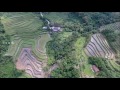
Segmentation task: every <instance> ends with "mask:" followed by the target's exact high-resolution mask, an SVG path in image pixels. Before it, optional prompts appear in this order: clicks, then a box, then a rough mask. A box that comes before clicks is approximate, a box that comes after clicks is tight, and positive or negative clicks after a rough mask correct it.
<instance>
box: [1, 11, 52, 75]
mask: <svg viewBox="0 0 120 90" xmlns="http://www.w3.org/2000/svg"><path fill="white" fill-rule="evenodd" d="M1 21H2V24H3V25H4V28H5V31H6V33H7V34H8V35H11V45H10V46H9V49H8V51H7V52H6V54H5V55H6V56H13V61H14V62H15V63H16V66H17V68H18V69H21V70H25V72H26V73H28V74H29V75H30V76H32V77H44V74H43V71H42V63H43V62H45V61H47V55H46V47H45V46H46V43H47V42H48V41H50V40H51V37H50V35H49V34H48V33H42V32H41V31H40V29H41V28H42V24H43V22H42V21H41V20H39V17H37V16H36V15H35V14H33V13H31V12H26V13H24V12H15V13H14V12H13V13H10V12H6V13H4V14H3V15H2V16H1ZM38 29H39V30H38ZM38 67H39V68H40V69H39V68H38ZM39 70H41V71H39ZM40 73H41V74H40ZM38 74H39V75H38ZM21 77H22V76H21ZM23 77H28V76H26V74H24V75H23Z"/></svg>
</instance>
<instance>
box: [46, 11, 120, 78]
mask: <svg viewBox="0 0 120 90" xmlns="http://www.w3.org/2000/svg"><path fill="white" fill-rule="evenodd" d="M71 17H72V18H74V17H75V20H79V25H74V24H70V25H69V26H65V25H66V24H65V25H64V26H65V27H66V28H65V31H68V32H73V34H72V35H71V36H70V37H69V38H67V39H65V41H64V42H63V43H60V39H58V38H57V37H58V36H59V34H58V33H57V34H55V35H52V38H53V40H52V41H50V42H49V43H48V45H47V50H48V55H49V56H50V57H51V59H50V60H49V61H50V64H51V65H52V64H54V63H56V62H58V61H59V62H60V63H59V68H58V69H56V70H54V71H53V72H52V74H51V77H56V78H58V77H71V78H74V77H80V76H79V74H80V72H79V70H78V69H75V68H74V66H75V65H77V63H76V61H77V59H76V57H75V55H74V54H75V53H73V51H74V47H73V45H74V43H75V41H76V39H77V38H79V36H84V37H87V41H88V40H89V35H91V34H94V33H97V32H100V31H99V30H98V29H99V28H100V26H103V25H107V24H110V23H114V22H119V21H120V18H119V17H120V14H119V13H111V12H95V13H93V12H86V13H85V12H76V13H71ZM74 22H75V21H74ZM102 34H103V35H104V36H106V38H107V40H108V42H114V41H115V40H116V36H119V33H117V34H116V33H115V32H114V31H113V30H104V31H102ZM88 60H89V64H91V65H93V64H95V65H96V66H98V67H99V68H100V70H101V71H100V73H99V74H98V75H95V77H100V78H103V77H104V78H107V77H108V78H110V77H120V74H119V72H120V71H118V70H116V69H115V70H114V69H113V68H112V67H110V66H109V65H108V63H109V61H107V60H106V59H103V58H94V57H89V59H88Z"/></svg>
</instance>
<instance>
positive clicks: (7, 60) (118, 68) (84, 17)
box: [0, 12, 120, 78]
mask: <svg viewBox="0 0 120 90" xmlns="http://www.w3.org/2000/svg"><path fill="white" fill-rule="evenodd" d="M43 15H44V18H40V13H39V12H1V13H0V78H31V76H30V75H28V74H26V73H25V72H24V71H19V70H17V69H16V67H15V63H16V61H17V60H18V57H19V55H20V53H21V50H22V48H31V49H32V55H33V56H34V57H35V58H36V59H37V60H40V61H41V62H43V64H45V65H46V63H47V66H46V67H44V69H45V70H44V71H46V72H47V71H49V68H50V67H52V66H53V65H58V68H57V69H55V70H53V71H51V73H50V76H51V77H53V78H84V77H85V78H86V77H89V78H90V77H98V78H117V77H120V65H119V64H117V63H120V23H119V22H120V13H119V12H94V13H93V12H43ZM45 18H46V19H48V20H49V21H50V22H51V23H58V24H60V26H61V28H62V31H60V32H52V31H49V30H43V29H42V27H43V26H46V23H45V22H44V20H45ZM98 32H99V33H101V34H102V35H104V36H105V38H106V39H107V41H108V43H109V45H110V47H111V48H112V50H114V51H115V53H114V54H115V60H113V61H112V60H107V59H104V58H96V57H88V56H87V55H86V53H85V47H86V45H87V44H88V42H89V41H90V37H91V35H93V34H95V33H98ZM101 41H102V40H101ZM102 45H103V44H102ZM94 46H95V45H93V44H92V46H91V47H90V48H93V49H91V50H94V49H95V48H96V47H94ZM103 47H104V45H103ZM111 48H108V49H111ZM95 50H97V49H95ZM106 52H107V51H106ZM95 54H96V51H95ZM96 55H97V54H96ZM109 55H112V54H111V52H110V53H109ZM107 56H108V55H107ZM44 62H45V63H44ZM116 62H117V63H116ZM92 65H96V66H97V67H98V68H99V69H100V72H98V74H96V73H94V72H93V71H92V69H91V66H92Z"/></svg>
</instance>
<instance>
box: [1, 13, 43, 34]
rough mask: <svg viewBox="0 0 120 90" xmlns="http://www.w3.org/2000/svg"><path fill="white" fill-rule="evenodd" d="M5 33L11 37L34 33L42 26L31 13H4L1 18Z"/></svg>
mask: <svg viewBox="0 0 120 90" xmlns="http://www.w3.org/2000/svg"><path fill="white" fill-rule="evenodd" d="M1 21H2V23H3V25H4V28H5V30H6V33H7V34H9V35H13V34H16V33H19V32H22V33H23V32H34V31H36V30H37V29H38V28H40V27H41V26H42V21H40V20H39V18H38V17H37V16H35V15H34V14H33V13H30V12H28V13H24V12H23V13H22V12H21V13H20V12H17V13H5V14H3V16H2V17H1Z"/></svg>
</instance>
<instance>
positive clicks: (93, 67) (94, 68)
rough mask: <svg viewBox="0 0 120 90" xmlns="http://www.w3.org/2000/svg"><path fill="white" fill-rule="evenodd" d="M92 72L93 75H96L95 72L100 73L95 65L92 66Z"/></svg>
mask: <svg viewBox="0 0 120 90" xmlns="http://www.w3.org/2000/svg"><path fill="white" fill-rule="evenodd" d="M92 70H93V71H94V72H95V73H97V72H99V71H100V70H99V68H98V67H97V66H96V65H92Z"/></svg>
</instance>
